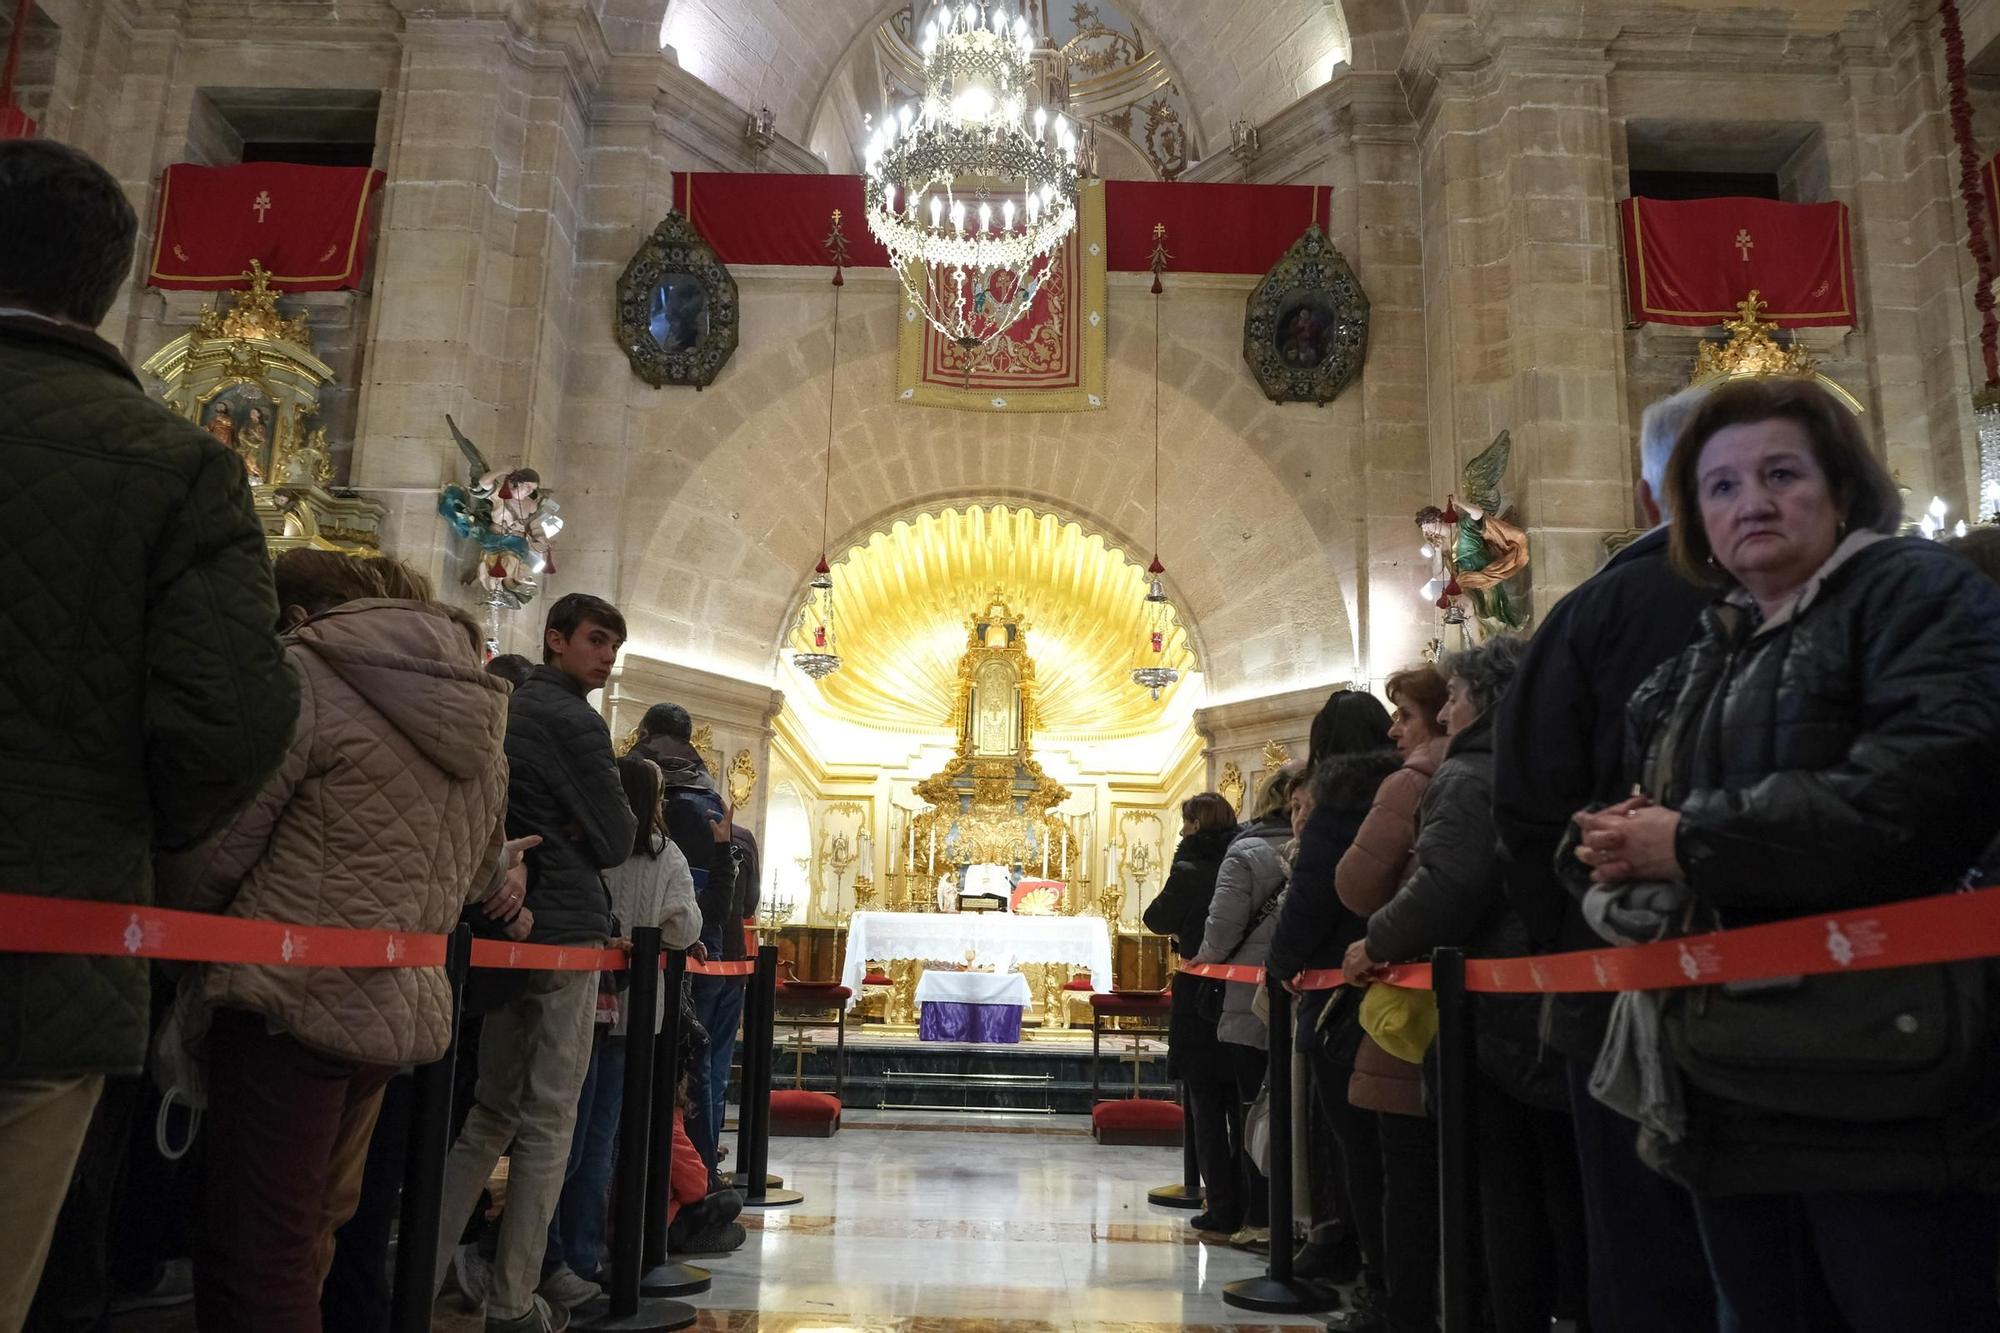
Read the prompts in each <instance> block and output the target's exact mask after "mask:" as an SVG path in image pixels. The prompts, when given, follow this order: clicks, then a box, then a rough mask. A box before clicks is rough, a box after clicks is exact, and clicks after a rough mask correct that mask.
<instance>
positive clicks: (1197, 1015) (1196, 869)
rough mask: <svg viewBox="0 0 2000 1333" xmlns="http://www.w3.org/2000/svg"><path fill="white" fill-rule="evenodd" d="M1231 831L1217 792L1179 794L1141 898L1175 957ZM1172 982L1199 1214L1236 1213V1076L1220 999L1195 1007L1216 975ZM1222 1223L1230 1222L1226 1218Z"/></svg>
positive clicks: (1170, 1045) (1201, 918) (1170, 1051)
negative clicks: (1171, 838) (1151, 886)
mask: <svg viewBox="0 0 2000 1333" xmlns="http://www.w3.org/2000/svg"><path fill="white" fill-rule="evenodd" d="M1235 838H1236V812H1235V811H1234V810H1233V809H1231V808H1230V805H1229V801H1228V800H1227V799H1226V798H1225V797H1223V796H1222V795H1221V794H1220V793H1219V792H1212V791H1205V792H1203V793H1202V794H1201V795H1199V796H1193V797H1190V798H1188V799H1187V800H1185V801H1183V802H1181V841H1180V846H1178V847H1176V848H1175V849H1174V863H1173V868H1172V869H1171V870H1169V871H1168V872H1167V882H1166V883H1165V884H1163V885H1161V886H1160V892H1159V893H1158V895H1156V896H1155V897H1154V899H1153V901H1152V902H1150V903H1148V904H1147V905H1146V913H1145V918H1144V920H1145V925H1146V929H1148V930H1150V931H1152V932H1153V933H1154V934H1156V935H1168V936H1171V937H1172V938H1173V942H1174V954H1175V956H1176V957H1179V958H1193V957H1194V956H1195V955H1196V954H1198V953H1200V952H1201V937H1202V929H1203V927H1204V926H1205V925H1206V924H1207V922H1208V905H1209V902H1210V900H1211V899H1213V898H1214V897H1215V877H1216V873H1217V872H1218V871H1220V870H1221V868H1222V858H1223V857H1224V856H1225V855H1227V854H1228V851H1229V844H1230V843H1231V842H1232V841H1234V840H1235ZM1172 985H1173V998H1172V1008H1171V1009H1170V1010H1169V1011H1168V1015H1167V1065H1168V1072H1169V1074H1170V1075H1171V1076H1172V1077H1173V1078H1175V1079H1177V1080H1178V1081H1179V1082H1180V1083H1181V1085H1182V1087H1183V1090H1184V1095H1185V1096H1186V1097H1187V1098H1188V1103H1189V1106H1190V1108H1191V1109H1192V1110H1193V1111H1194V1114H1195V1121H1196V1122H1195V1145H1196V1154H1195V1155H1196V1158H1197V1160H1198V1161H1199V1163H1200V1168H1201V1176H1202V1182H1203V1184H1204V1186H1205V1187H1206V1191H1205V1198H1206V1200H1207V1203H1208V1208H1207V1210H1206V1211H1205V1213H1204V1217H1209V1216H1214V1217H1220V1218H1224V1219H1229V1218H1237V1219H1240V1218H1241V1216H1242V1213H1243V1198H1242V1192H1243V1176H1242V1173H1241V1171H1239V1170H1238V1169H1237V1166H1236V1162H1237V1147H1236V1145H1237V1144H1239V1143H1240V1142H1241V1141H1242V1138H1243V1121H1242V1116H1241V1114H1240V1111H1239V1113H1238V1114H1236V1115H1235V1116H1234V1117H1231V1116H1229V1115H1228V1114H1227V1112H1228V1111H1229V1110H1230V1109H1232V1108H1237V1107H1238V1105H1239V1104H1238V1102H1237V1100H1236V1081H1235V1079H1234V1078H1233V1077H1232V1076H1231V1074H1230V1066H1229V1063H1228V1061H1227V1059H1226V1058H1225V1057H1224V1054H1223V1050H1222V1044H1221V1042H1220V1041H1219V1040H1218V1039H1217V1037H1216V1035H1215V1018H1214V1014H1216V1013H1219V1012H1220V1005H1219V999H1218V1004H1217V1005H1215V1006H1213V1007H1211V1008H1210V1010H1209V1015H1208V1016H1206V1017H1205V1016H1204V1015H1203V1014H1202V1012H1201V995H1202V993H1203V992H1204V991H1208V990H1213V991H1216V992H1218V993H1219V992H1220V990H1221V987H1222V983H1221V982H1219V981H1210V980H1208V979H1207V978H1205V977H1197V976H1194V975H1192V974H1190V973H1187V972H1175V973H1174V977H1173V983H1172ZM1209 1083H1216V1084H1219V1085H1221V1086H1219V1087H1217V1088H1216V1089H1215V1095H1213V1096H1204V1095H1201V1094H1202V1093H1203V1092H1204V1091H1205V1085H1207V1084H1209ZM1210 1107H1216V1108H1221V1109H1223V1111H1224V1115H1223V1116H1222V1117H1221V1118H1220V1119H1219V1120H1218V1118H1217V1117H1215V1116H1213V1115H1209V1114H1207V1113H1206V1111H1207V1108H1210ZM1229 1229H1230V1230H1232V1231H1233V1230H1235V1228H1234V1227H1233V1226H1232V1227H1230V1228H1229Z"/></svg>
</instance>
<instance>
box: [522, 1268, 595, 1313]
mask: <svg viewBox="0 0 2000 1333" xmlns="http://www.w3.org/2000/svg"><path fill="white" fill-rule="evenodd" d="M535 1294H536V1295H538V1296H546V1297H547V1298H548V1302H549V1304H550V1305H560V1306H561V1307H562V1308H563V1309H565V1310H574V1309H575V1308H576V1307H577V1306H579V1305H586V1304H588V1303H590V1302H591V1301H594V1300H596V1299H597V1298H598V1297H599V1296H602V1295H603V1294H604V1288H602V1287H600V1286H598V1285H597V1284H596V1283H595V1282H592V1281H591V1280H590V1279H589V1278H586V1277H582V1276H580V1275H578V1273H577V1272H576V1271H575V1270H574V1269H572V1268H571V1267H570V1266H569V1265H568V1264H557V1265H556V1266H555V1269H554V1271H552V1272H551V1273H550V1274H549V1275H548V1276H547V1277H545V1278H543V1279H542V1285H541V1286H539V1287H536V1288H535Z"/></svg>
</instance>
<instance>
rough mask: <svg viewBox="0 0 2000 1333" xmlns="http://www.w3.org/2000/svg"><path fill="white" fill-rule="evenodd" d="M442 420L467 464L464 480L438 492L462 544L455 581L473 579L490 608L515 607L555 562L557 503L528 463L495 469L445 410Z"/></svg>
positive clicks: (524, 601)
mask: <svg viewBox="0 0 2000 1333" xmlns="http://www.w3.org/2000/svg"><path fill="white" fill-rule="evenodd" d="M444 424H445V425H446V426H448V427H450V428H451V435H452V438H453V439H454V440H457V441H458V448H459V452H461V453H463V454H464V455H465V459H466V462H467V464H468V465H469V476H470V481H469V483H468V484H467V485H464V486H460V485H458V484H456V483H453V484H452V485H449V486H446V487H445V488H444V489H443V490H441V491H439V492H438V513H439V514H441V515H443V516H444V521H445V522H446V523H447V524H448V525H449V526H450V528H451V530H452V532H453V534H454V535H456V536H457V537H458V538H459V539H460V541H461V543H462V546H463V551H462V555H461V557H460V567H459V582H460V583H462V584H467V585H470V584H471V583H472V582H474V581H475V580H477V581H478V583H479V584H480V586H481V587H483V588H484V589H485V590H486V598H485V602H486V605H487V606H488V607H490V608H492V609H493V610H495V611H499V610H502V609H505V610H516V609H518V608H520V607H523V606H525V605H527V604H528V603H529V602H530V601H532V600H533V599H534V596H535V594H536V593H537V592H539V591H540V590H541V584H540V583H539V582H537V577H536V576H537V575H540V574H544V573H547V572H548V571H550V570H552V569H554V568H555V565H554V562H553V561H551V560H550V558H549V543H550V542H551V541H553V540H554V539H555V536H556V534H557V533H559V532H561V531H562V527H563V521H562V518H561V517H560V515H559V514H558V513H557V510H558V506H557V504H556V502H555V500H554V499H553V498H551V493H550V492H549V491H547V490H544V489H543V488H542V478H541V475H540V474H539V473H537V472H536V471H535V470H534V469H533V468H526V467H523V468H514V469H512V470H510V471H505V472H502V471H499V470H497V469H495V468H493V467H491V466H490V465H488V463H487V462H486V456H485V455H484V454H482V453H480V452H479V446H478V445H476V444H474V443H473V442H472V441H471V440H468V439H466V438H465V435H464V433H463V432H462V431H460V430H459V428H458V423H457V422H455V421H453V420H452V419H451V417H450V416H446V417H445V419H444Z"/></svg>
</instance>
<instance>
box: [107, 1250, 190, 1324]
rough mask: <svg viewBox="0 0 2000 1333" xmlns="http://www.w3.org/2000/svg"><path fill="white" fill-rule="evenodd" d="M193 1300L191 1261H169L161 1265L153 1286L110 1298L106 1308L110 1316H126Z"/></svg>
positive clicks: (184, 1303)
mask: <svg viewBox="0 0 2000 1333" xmlns="http://www.w3.org/2000/svg"><path fill="white" fill-rule="evenodd" d="M193 1299H194V1262H193V1261H192V1260H190V1259H169V1260H167V1261H166V1262H165V1263H163V1264H161V1265H160V1276H159V1280H158V1281H156V1282H154V1283H153V1285H152V1286H150V1287H147V1288H145V1289H144V1290H141V1291H128V1292H125V1293H123V1294H122V1295H118V1296H113V1297H112V1298H111V1303H110V1304H109V1305H108V1306H106V1307H105V1309H106V1310H107V1311H108V1312H109V1313H111V1314H125V1313H127V1312H128V1311H131V1310H164V1309H167V1308H168V1307H170V1306H175V1305H186V1304H187V1303H188V1302H189V1301H191V1300H193Z"/></svg>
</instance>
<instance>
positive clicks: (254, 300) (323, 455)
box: [140, 260, 384, 552]
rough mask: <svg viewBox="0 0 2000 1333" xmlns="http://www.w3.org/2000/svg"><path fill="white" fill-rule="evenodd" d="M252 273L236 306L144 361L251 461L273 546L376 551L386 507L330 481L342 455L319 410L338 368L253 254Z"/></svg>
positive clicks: (173, 401)
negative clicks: (332, 448) (334, 449)
mask: <svg viewBox="0 0 2000 1333" xmlns="http://www.w3.org/2000/svg"><path fill="white" fill-rule="evenodd" d="M243 277H244V279H245V282H246V286H245V287H244V289H243V290H241V291H239V292H236V293H234V294H233V300H232V302H231V306H230V309H229V310H227V311H224V310H222V309H221V307H220V306H219V305H217V306H210V307H208V308H206V309H204V310H202V311H201V313H200V314H199V315H198V316H196V319H195V324H194V328H193V329H192V330H191V331H189V332H187V333H184V334H182V335H181V336H179V337H178V338H175V339H173V340H172V341H170V342H169V343H167V345H166V346H164V347H162V348H161V349H160V350H159V351H157V352H155V353H153V355H152V356H150V357H148V358H146V360H145V361H144V362H143V363H142V364H141V366H140V369H141V370H142V371H143V372H144V373H145V374H147V375H149V376H151V377H153V379H154V381H155V382H156V384H157V387H158V392H159V396H160V397H161V399H162V400H163V401H164V402H165V403H166V404H167V406H168V407H170V408H172V409H173V410H174V411H175V412H177V413H179V414H180V415H181V416H183V417H186V418H187V419H188V420H189V421H192V422H193V423H194V424H195V425H197V426H200V427H201V428H202V429H203V430H205V431H207V432H208V433H209V434H210V435H212V436H214V437H215V438H216V439H217V440H219V441H220V442H221V443H223V444H225V445H227V446H228V447H229V448H230V449H231V450H233V451H234V452H235V453H236V455H237V456H238V457H239V458H241V459H242V460H243V469H244V473H245V475H246V476H248V477H249V479H250V483H251V502H252V504H253V505H254V506H255V508H256V511H257V517H258V519H259V520H260V521H261V522H262V524H263V527H264V533H265V539H266V541H267V543H268V544H269V546H270V548H271V549H272V551H274V552H276V551H282V550H286V549H289V548H291V547H297V546H311V547H318V548H321V549H325V550H351V551H363V552H372V551H373V550H375V549H377V548H378V547H379V545H380V542H381V525H382V519H383V517H384V511H383V509H382V507H381V506H380V505H378V504H376V503H374V502H373V501H370V500H363V499H360V498H359V497H356V496H335V495H333V494H331V493H330V492H328V491H327V490H326V489H325V488H326V487H327V486H329V485H330V484H332V482H333V480H334V467H333V460H332V457H331V455H330V454H329V453H328V449H327V441H326V432H325V430H324V429H322V428H320V427H318V426H316V425H314V424H313V418H314V417H315V416H317V414H318V412H319V400H320V392H321V390H322V389H324V388H325V387H326V386H327V385H328V384H330V383H332V382H333V369H332V367H330V366H328V365H327V364H326V362H324V361H322V360H320V359H319V357H318V356H316V355H315V354H314V353H313V350H312V333H311V330H310V329H309V328H308V327H307V322H306V317H305V316H304V315H298V316H292V317H288V316H286V315H285V314H284V313H283V312H282V311H280V310H279V309H278V304H277V302H278V297H279V295H280V293H279V291H278V290H277V289H276V288H273V287H272V286H271V285H270V274H269V273H268V272H266V271H265V269H264V266H263V265H262V264H261V263H259V262H257V261H256V260H252V261H251V263H250V267H249V268H248V269H247V270H245V272H244V274H243Z"/></svg>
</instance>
